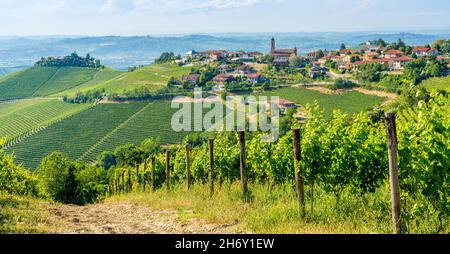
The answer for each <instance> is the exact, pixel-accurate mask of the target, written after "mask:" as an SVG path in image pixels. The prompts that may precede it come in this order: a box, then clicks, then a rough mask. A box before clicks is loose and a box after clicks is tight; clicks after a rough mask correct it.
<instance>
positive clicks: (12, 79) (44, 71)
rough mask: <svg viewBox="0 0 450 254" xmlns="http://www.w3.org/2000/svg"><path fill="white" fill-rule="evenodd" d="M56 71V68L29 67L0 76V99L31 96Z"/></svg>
mask: <svg viewBox="0 0 450 254" xmlns="http://www.w3.org/2000/svg"><path fill="white" fill-rule="evenodd" d="M57 71H58V68H53V67H52V68H46V67H31V68H28V69H26V70H23V71H19V72H15V73H12V74H10V75H8V76H5V77H2V78H0V101H1V100H11V99H19V98H25V97H30V96H32V95H33V94H34V93H35V92H36V91H38V90H39V89H40V88H41V87H42V86H43V85H44V84H45V83H46V82H47V81H49V80H50V79H51V78H52V77H53V76H54V75H55V74H56V72H57Z"/></svg>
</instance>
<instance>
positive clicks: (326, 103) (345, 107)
mask: <svg viewBox="0 0 450 254" xmlns="http://www.w3.org/2000/svg"><path fill="white" fill-rule="evenodd" d="M264 95H271V96H279V97H280V98H282V99H286V100H291V101H293V102H295V103H298V104H301V105H302V106H306V104H313V103H314V101H317V102H318V103H319V105H320V107H322V108H323V109H324V110H325V116H331V113H332V112H333V110H338V109H339V110H341V111H342V112H343V113H348V114H353V113H358V112H361V111H363V110H366V109H369V108H373V107H374V106H376V105H378V104H380V103H382V102H383V101H384V99H383V98H381V97H378V96H373V95H366V94H362V93H359V92H356V91H351V92H346V93H343V94H323V93H320V92H318V91H313V90H308V89H306V88H296V87H288V88H283V89H279V90H275V91H272V92H268V93H265V94H264Z"/></svg>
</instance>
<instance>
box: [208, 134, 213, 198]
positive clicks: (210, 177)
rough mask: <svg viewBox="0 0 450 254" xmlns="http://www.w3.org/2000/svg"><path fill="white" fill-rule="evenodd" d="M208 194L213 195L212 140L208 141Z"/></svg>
mask: <svg viewBox="0 0 450 254" xmlns="http://www.w3.org/2000/svg"><path fill="white" fill-rule="evenodd" d="M208 143H209V192H210V195H211V196H213V195H214V139H210V140H209V142H208Z"/></svg>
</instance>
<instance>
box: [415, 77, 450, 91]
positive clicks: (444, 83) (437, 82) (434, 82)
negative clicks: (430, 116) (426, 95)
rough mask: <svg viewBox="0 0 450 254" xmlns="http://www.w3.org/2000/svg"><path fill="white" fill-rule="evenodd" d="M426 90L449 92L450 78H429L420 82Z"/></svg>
mask: <svg viewBox="0 0 450 254" xmlns="http://www.w3.org/2000/svg"><path fill="white" fill-rule="evenodd" d="M422 85H424V86H425V87H426V88H427V89H428V90H444V91H447V92H450V76H447V77H444V78H430V79H427V80H425V81H423V82H422Z"/></svg>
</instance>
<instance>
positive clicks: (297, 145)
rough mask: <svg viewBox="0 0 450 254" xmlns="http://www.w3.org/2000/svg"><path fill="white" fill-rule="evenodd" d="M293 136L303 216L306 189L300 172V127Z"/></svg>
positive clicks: (303, 213) (297, 188) (296, 184)
mask: <svg viewBox="0 0 450 254" xmlns="http://www.w3.org/2000/svg"><path fill="white" fill-rule="evenodd" d="M292 137H293V139H294V165H295V190H296V192H297V198H298V204H299V208H300V215H301V216H302V217H303V216H305V189H304V186H303V179H302V177H301V174H300V159H301V149H300V129H293V130H292Z"/></svg>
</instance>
